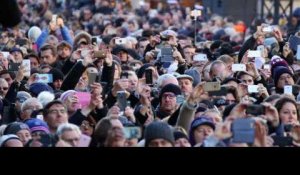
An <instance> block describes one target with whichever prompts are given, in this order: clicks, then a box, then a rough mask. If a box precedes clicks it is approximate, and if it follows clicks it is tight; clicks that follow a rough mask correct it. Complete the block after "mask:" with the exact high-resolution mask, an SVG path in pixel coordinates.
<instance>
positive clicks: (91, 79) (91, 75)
mask: <svg viewBox="0 0 300 175" xmlns="http://www.w3.org/2000/svg"><path fill="white" fill-rule="evenodd" d="M97 75H98V74H97V73H96V72H89V73H88V77H89V82H88V85H89V86H90V85H91V84H93V83H94V82H95V81H96V79H97Z"/></svg>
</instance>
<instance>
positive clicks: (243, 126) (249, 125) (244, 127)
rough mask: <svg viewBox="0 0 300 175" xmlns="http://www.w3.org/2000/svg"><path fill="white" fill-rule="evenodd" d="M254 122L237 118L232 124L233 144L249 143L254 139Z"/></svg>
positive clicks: (251, 119) (250, 119)
mask: <svg viewBox="0 0 300 175" xmlns="http://www.w3.org/2000/svg"><path fill="white" fill-rule="evenodd" d="M254 124H255V120H254V119H253V118H238V119H235V120H234V121H233V123H232V133H233V142H234V143H250V144H252V143H253V142H254V138H255V125H254Z"/></svg>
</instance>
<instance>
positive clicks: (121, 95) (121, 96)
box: [117, 91, 127, 111]
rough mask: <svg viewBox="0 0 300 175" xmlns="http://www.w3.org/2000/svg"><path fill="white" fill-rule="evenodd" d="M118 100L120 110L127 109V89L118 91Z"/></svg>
mask: <svg viewBox="0 0 300 175" xmlns="http://www.w3.org/2000/svg"><path fill="white" fill-rule="evenodd" d="M117 102H118V106H119V108H120V110H121V111H125V108H126V107H127V98H126V93H125V91H118V92H117Z"/></svg>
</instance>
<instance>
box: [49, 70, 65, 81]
mask: <svg viewBox="0 0 300 175" xmlns="http://www.w3.org/2000/svg"><path fill="white" fill-rule="evenodd" d="M49 74H52V76H53V82H54V81H56V80H63V79H64V74H63V73H62V71H60V70H59V69H56V68H53V69H51V70H50V71H49Z"/></svg>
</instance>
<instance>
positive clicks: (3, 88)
mask: <svg viewBox="0 0 300 175" xmlns="http://www.w3.org/2000/svg"><path fill="white" fill-rule="evenodd" d="M0 90H4V91H7V90H8V87H0Z"/></svg>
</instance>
